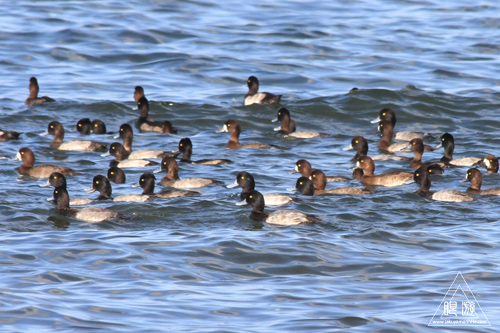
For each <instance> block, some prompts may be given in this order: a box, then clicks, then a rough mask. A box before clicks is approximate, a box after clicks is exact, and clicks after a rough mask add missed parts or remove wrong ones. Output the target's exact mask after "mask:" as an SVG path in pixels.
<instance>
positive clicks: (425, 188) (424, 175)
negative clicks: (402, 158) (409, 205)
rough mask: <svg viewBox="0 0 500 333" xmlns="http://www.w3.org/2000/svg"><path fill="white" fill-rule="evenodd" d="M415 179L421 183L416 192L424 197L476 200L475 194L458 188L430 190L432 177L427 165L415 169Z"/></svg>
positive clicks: (449, 200)
mask: <svg viewBox="0 0 500 333" xmlns="http://www.w3.org/2000/svg"><path fill="white" fill-rule="evenodd" d="M413 180H414V181H415V183H417V184H418V185H419V189H418V190H417V192H416V194H417V195H419V196H421V197H424V198H428V199H432V200H436V201H446V202H465V201H473V200H476V196H474V195H473V194H470V193H466V192H461V191H458V190H440V191H437V192H435V191H430V187H431V178H430V175H429V173H428V172H427V169H426V168H425V167H420V168H418V169H417V170H415V172H414V176H413Z"/></svg>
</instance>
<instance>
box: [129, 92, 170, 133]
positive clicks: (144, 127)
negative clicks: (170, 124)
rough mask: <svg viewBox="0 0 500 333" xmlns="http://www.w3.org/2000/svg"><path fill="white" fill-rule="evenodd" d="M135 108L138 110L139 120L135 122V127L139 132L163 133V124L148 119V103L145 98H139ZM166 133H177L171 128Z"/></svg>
mask: <svg viewBox="0 0 500 333" xmlns="http://www.w3.org/2000/svg"><path fill="white" fill-rule="evenodd" d="M137 108H138V109H139V119H138V120H137V127H138V128H139V130H141V132H156V133H164V125H165V124H164V122H162V121H154V120H152V119H151V118H150V117H149V101H148V99H147V98H146V97H144V96H143V97H141V98H139V100H138V101H137ZM168 133H177V130H176V129H175V128H171V130H170V131H168Z"/></svg>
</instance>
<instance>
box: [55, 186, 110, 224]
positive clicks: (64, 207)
mask: <svg viewBox="0 0 500 333" xmlns="http://www.w3.org/2000/svg"><path fill="white" fill-rule="evenodd" d="M53 196H54V201H55V202H56V204H57V212H58V213H59V214H61V215H65V216H69V217H74V218H76V219H79V220H82V221H86V222H94V223H95V222H102V221H105V220H114V219H116V218H118V217H119V216H120V214H119V213H117V212H114V211H112V210H110V209H105V208H99V207H85V208H82V209H78V208H70V206H69V195H68V191H67V190H66V188H64V187H56V188H55V189H54V194H53Z"/></svg>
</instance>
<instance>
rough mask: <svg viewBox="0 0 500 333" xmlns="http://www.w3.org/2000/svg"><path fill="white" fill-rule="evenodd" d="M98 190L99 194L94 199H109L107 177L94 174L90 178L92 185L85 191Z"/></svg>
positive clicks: (109, 191)
mask: <svg viewBox="0 0 500 333" xmlns="http://www.w3.org/2000/svg"><path fill="white" fill-rule="evenodd" d="M96 191H97V192H99V196H98V197H97V199H96V200H111V199H113V198H112V197H111V192H112V189H111V184H110V183H109V180H108V178H106V177H104V176H103V175H97V176H94V178H93V179H92V187H91V188H90V189H89V190H88V191H87V193H94V192H96Z"/></svg>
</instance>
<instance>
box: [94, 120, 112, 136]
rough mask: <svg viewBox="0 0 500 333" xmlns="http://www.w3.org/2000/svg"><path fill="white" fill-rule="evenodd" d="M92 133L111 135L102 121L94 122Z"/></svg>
mask: <svg viewBox="0 0 500 333" xmlns="http://www.w3.org/2000/svg"><path fill="white" fill-rule="evenodd" d="M92 133H94V134H111V133H108V131H107V130H106V124H105V123H104V121H102V120H100V119H94V120H92Z"/></svg>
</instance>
